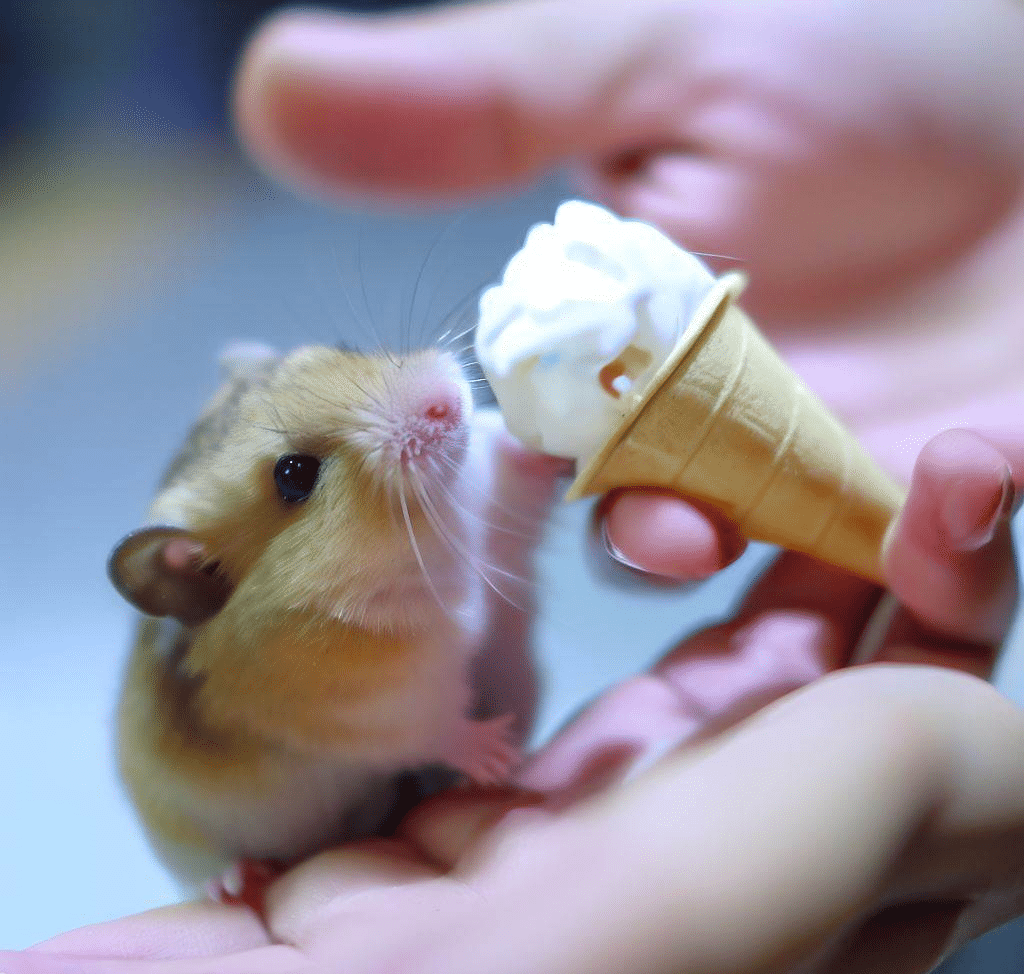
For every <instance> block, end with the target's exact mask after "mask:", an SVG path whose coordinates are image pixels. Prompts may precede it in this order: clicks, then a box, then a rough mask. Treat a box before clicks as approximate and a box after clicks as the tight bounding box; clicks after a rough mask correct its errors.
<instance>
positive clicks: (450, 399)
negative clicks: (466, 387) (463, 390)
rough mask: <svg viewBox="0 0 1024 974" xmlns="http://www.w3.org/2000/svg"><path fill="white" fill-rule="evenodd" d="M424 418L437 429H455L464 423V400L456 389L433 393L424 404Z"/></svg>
mask: <svg viewBox="0 0 1024 974" xmlns="http://www.w3.org/2000/svg"><path fill="white" fill-rule="evenodd" d="M422 416H423V418H424V419H425V420H426V421H427V423H428V424H429V425H430V426H432V427H434V428H435V429H453V428H454V427H456V426H458V425H459V424H460V423H461V422H462V400H461V398H460V397H459V394H458V392H457V391H456V390H454V389H451V390H449V389H445V390H438V391H437V392H433V393H431V394H430V395H429V396H428V397H427V398H426V400H425V401H424V402H423V404H422Z"/></svg>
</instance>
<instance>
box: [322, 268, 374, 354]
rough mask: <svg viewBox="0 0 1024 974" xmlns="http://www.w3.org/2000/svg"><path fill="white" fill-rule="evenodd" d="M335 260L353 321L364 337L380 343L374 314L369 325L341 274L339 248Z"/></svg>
mask: <svg viewBox="0 0 1024 974" xmlns="http://www.w3.org/2000/svg"><path fill="white" fill-rule="evenodd" d="M334 260H335V264H336V265H337V270H338V283H339V284H340V285H341V293H342V295H343V296H344V298H345V302H346V304H348V310H349V311H350V312H351V313H352V323H353V324H354V325H355V326H356V327H357V328H358V329H359V331H360V333H361V334H362V336H363V338H364V339H366V340H368V341H369V343H370V344H371V345H373V343H374V342H375V341H377V343H378V344H379V339H378V338H377V336H376V329H375V328H374V327H373V323H372V316H371V321H370V324H369V325H367V323H366V321H365V320H364V319H363V316H362V315H361V314H360V313H359V311H358V310H357V309H356V305H355V302H354V301H353V300H352V293H351V291H350V290H349V286H348V283H347V282H346V281H345V279H344V277H343V276H342V274H341V259H340V258H339V256H338V253H337V248H335V249H334ZM367 313H369V309H367ZM382 350H383V351H384V352H385V354H387V352H386V349H383V348H382Z"/></svg>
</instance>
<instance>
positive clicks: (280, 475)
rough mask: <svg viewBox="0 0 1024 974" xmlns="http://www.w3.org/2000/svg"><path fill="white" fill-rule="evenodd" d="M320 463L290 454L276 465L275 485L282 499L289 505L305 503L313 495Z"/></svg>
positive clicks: (313, 459)
mask: <svg viewBox="0 0 1024 974" xmlns="http://www.w3.org/2000/svg"><path fill="white" fill-rule="evenodd" d="M319 473H320V461H319V460H317V458H316V457H310V456H305V455H304V454H301V453H288V454H286V455H285V456H283V457H281V459H280V460H278V461H277V463H276V464H275V465H274V483H275V484H277V492H278V493H279V494H280V495H281V499H282V500H285V501H288V503H289V504H297V503H298V502H299V501H304V500H305V499H306V498H307V497H309V495H310V494H312V493H313V488H314V487H315V486H316V478H317V474H319Z"/></svg>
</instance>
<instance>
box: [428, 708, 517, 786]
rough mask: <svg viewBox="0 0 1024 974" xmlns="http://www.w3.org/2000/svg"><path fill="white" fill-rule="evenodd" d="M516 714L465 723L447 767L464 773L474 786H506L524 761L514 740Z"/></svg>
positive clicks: (451, 748)
mask: <svg viewBox="0 0 1024 974" xmlns="http://www.w3.org/2000/svg"><path fill="white" fill-rule="evenodd" d="M515 720H516V717H515V714H505V715H504V716H502V717H495V718H493V719H492V720H465V721H463V722H462V723H461V724H460V725H459V728H458V730H457V731H456V733H455V736H454V737H453V739H452V741H451V745H450V747H449V750H448V752H447V753H446V754H445V755H444V761H445V763H447V764H449V765H451V766H452V767H453V768H455V769H456V770H457V771H461V772H462V773H463V774H464V775H466V776H467V777H468V778H469V779H470V780H471V781H472V782H473V783H474V784H477V785H502V784H505V783H506V782H507V781H508V780H509V779H510V778H511V777H512V772H513V771H515V769H516V767H517V766H518V765H519V762H520V761H521V760H522V753H521V752H520V750H519V748H518V746H517V745H516V744H515V742H514V740H513V733H512V729H513V726H514V724H515Z"/></svg>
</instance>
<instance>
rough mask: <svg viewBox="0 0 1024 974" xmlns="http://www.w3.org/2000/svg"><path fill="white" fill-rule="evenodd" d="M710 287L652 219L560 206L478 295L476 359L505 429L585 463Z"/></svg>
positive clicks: (701, 268) (708, 278) (707, 277)
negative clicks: (498, 279) (645, 220)
mask: <svg viewBox="0 0 1024 974" xmlns="http://www.w3.org/2000/svg"><path fill="white" fill-rule="evenodd" d="M714 281H715V279H714V276H713V275H712V273H711V271H710V270H708V268H707V267H706V266H705V265H704V264H703V263H701V261H699V260H698V259H697V258H696V257H694V256H693V254H690V253H688V252H687V251H685V250H683V249H682V248H680V247H678V246H676V244H674V243H673V242H672V241H671V240H669V238H668V237H666V236H665V235H664V234H662V233H661V232H660V231H658V230H656V229H655V228H654V227H652V226H650V225H649V224H646V223H641V222H639V221H637V220H621V219H619V218H618V217H617V216H615V215H614V214H612V213H610V212H609V211H608V210H605V209H603V208H602V207H600V206H595V205H594V204H592V203H584V202H582V201H579V200H570V201H569V202H566V203H563V204H562V205H561V206H559V207H558V210H557V211H556V213H555V219H554V222H553V223H541V224H538V225H537V226H535V227H533V228H532V229H531V230H530V232H529V233H528V234H527V237H526V242H525V244H524V245H523V248H522V250H520V251H519V252H518V253H517V254H516V255H515V256H514V257H513V258H512V259H511V260H510V261H509V263H508V266H507V267H506V268H505V273H504V275H503V277H502V280H501V283H500V284H498V285H495V286H494V287H491V288H489V289H488V290H486V291H485V292H484V293H483V295H482V296H481V298H480V320H479V324H478V325H477V332H476V354H477V359H478V361H479V362H480V365H481V367H482V368H483V371H484V374H485V375H486V376H487V379H488V381H489V382H490V384H491V388H492V389H493V391H494V395H495V398H496V399H497V400H498V405H499V406H500V407H501V411H502V414H503V415H504V417H505V423H506V425H507V426H508V428H509V430H510V431H511V432H512V433H513V434H514V435H515V436H517V437H518V438H519V439H520V440H522V441H523V442H524V443H526V444H527V445H529V446H531V447H533V448H534V449H537V450H541V451H543V452H544V453H549V454H552V455H554V456H559V457H566V458H569V459H574V460H576V461H577V463H578V464H582V463H585V462H586V461H587V460H588V459H589V458H590V457H591V456H593V455H594V454H595V453H596V452H597V451H598V450H599V449H600V448H601V446H602V445H603V443H604V442H605V440H606V439H607V437H608V436H609V435H610V434H611V433H612V432H614V430H615V429H616V428H617V426H618V425H619V423H620V422H621V420H622V418H623V417H624V416H626V415H627V414H628V413H629V411H630V409H631V407H632V406H633V404H634V403H635V402H636V401H637V399H639V398H640V396H642V395H643V391H644V389H645V388H646V386H647V384H648V383H649V382H650V380H651V379H652V378H653V377H654V375H655V373H656V372H657V371H658V369H659V367H660V366H661V364H662V363H663V362H664V361H665V359H666V358H667V357H668V355H669V354H670V353H671V351H672V349H673V348H674V347H675V345H676V343H677V342H678V341H679V339H680V337H681V336H682V334H683V332H684V331H685V329H686V327H687V325H688V324H689V322H690V320H691V318H692V317H693V314H694V312H695V311H696V309H697V306H698V305H699V304H700V302H701V301H702V300H703V298H704V297H705V295H707V293H708V291H710V290H711V287H712V285H713V284H714Z"/></svg>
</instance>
